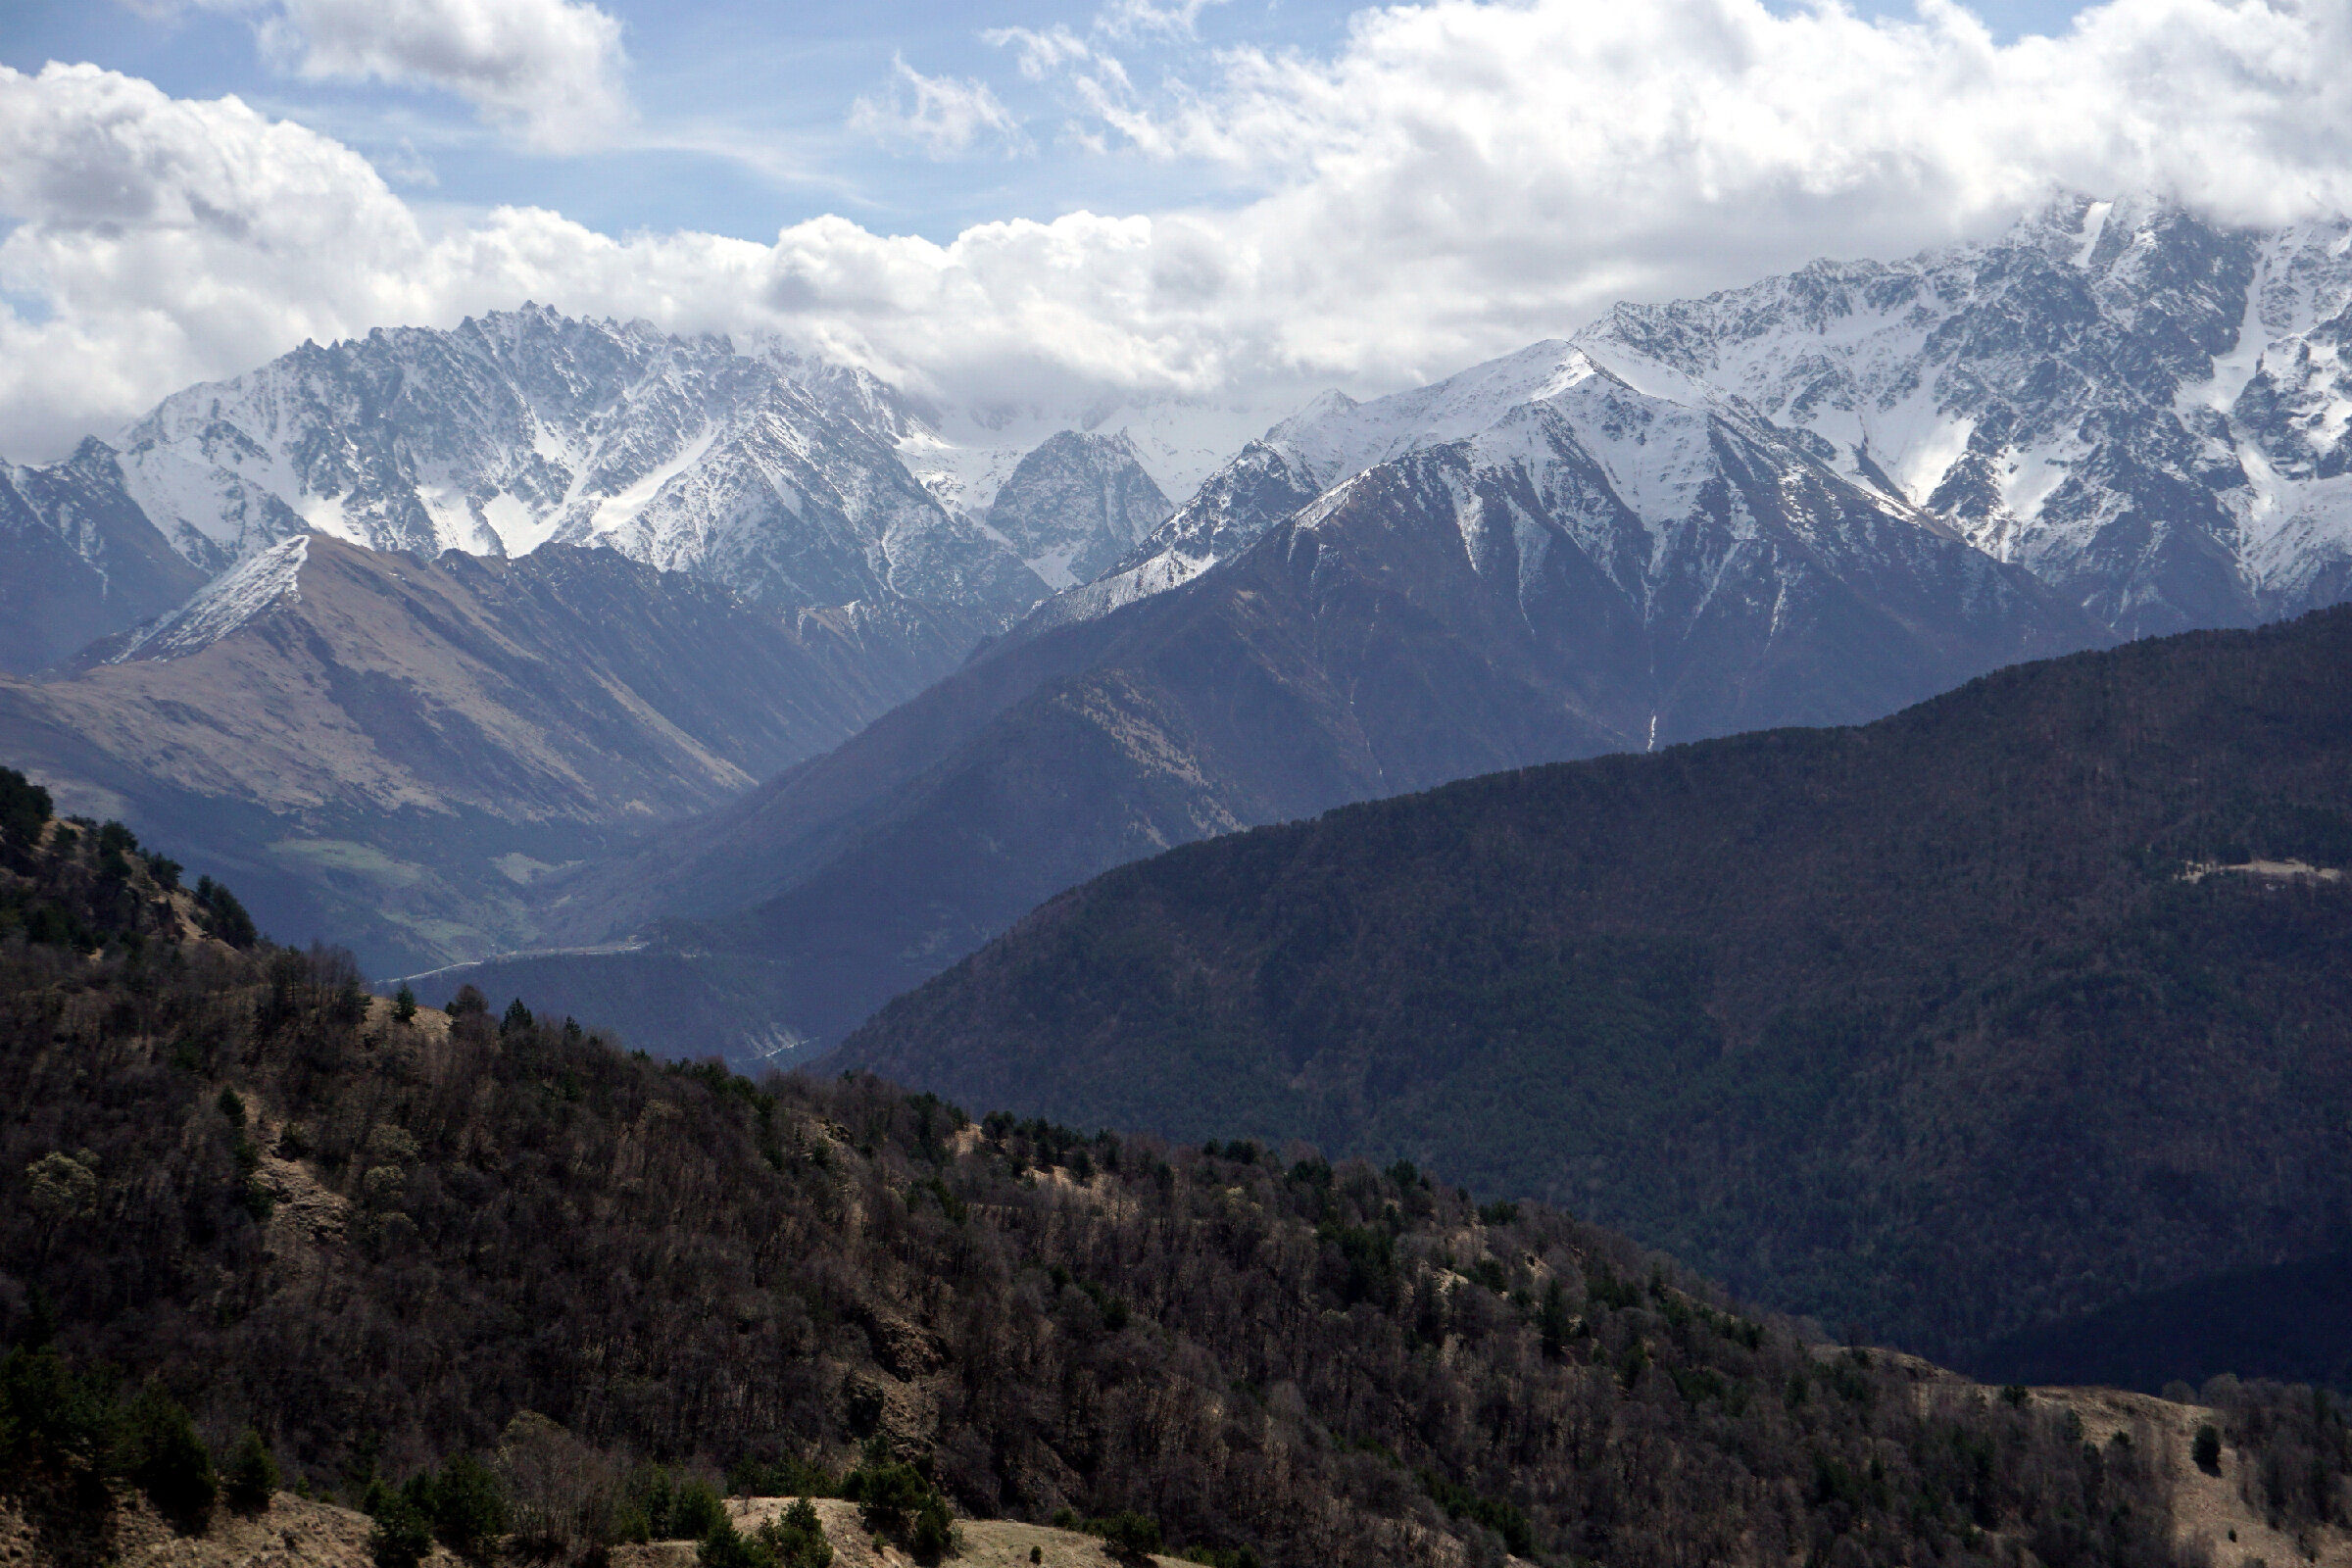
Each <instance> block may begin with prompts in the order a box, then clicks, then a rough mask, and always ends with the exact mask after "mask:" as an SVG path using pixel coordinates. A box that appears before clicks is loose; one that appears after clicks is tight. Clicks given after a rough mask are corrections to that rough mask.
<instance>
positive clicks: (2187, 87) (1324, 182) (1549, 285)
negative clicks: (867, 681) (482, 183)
mask: <svg viewBox="0 0 2352 1568" xmlns="http://www.w3.org/2000/svg"><path fill="white" fill-rule="evenodd" d="M1034 37H1035V38H1039V39H1044V40H1045V43H1043V44H1040V45H1038V46H1037V49H1036V52H1035V55H1034V58H1035V59H1036V61H1037V67H1036V69H1037V70H1038V72H1039V73H1040V74H1041V75H1051V76H1054V79H1057V80H1058V79H1066V78H1068V77H1069V76H1070V75H1072V74H1073V73H1077V74H1083V75H1085V76H1086V78H1087V79H1088V80H1090V81H1093V82H1094V83H1096V88H1095V89H1094V90H1096V91H1098V92H1099V93H1100V94H1101V96H1102V98H1103V103H1104V105H1106V109H1105V110H1104V111H1103V112H1098V109H1097V108H1096V107H1094V106H1093V105H1092V104H1091V103H1090V101H1089V100H1087V99H1086V98H1085V97H1084V95H1083V94H1080V95H1079V96H1078V107H1077V109H1076V110H1075V113H1077V114H1078V115H1079V117H1080V119H1081V122H1082V124H1081V129H1082V130H1084V131H1085V132H1086V133H1088V134H1092V135H1096V136H1100V137H1103V138H1106V139H1110V140H1113V141H1124V142H1125V143H1127V144H1130V145H1131V146H1132V147H1133V148H1135V149H1137V150H1139V151H1140V152H1141V153H1142V154H1143V155H1145V156H1149V157H1164V158H1170V159H1182V160H1188V161H1192V162H1194V163H1201V162H1205V163H1207V164H1209V165H1211V166H1213V167H1215V168H1217V169H1220V170H1222V171H1223V172H1224V173H1225V175H1226V177H1227V178H1228V179H1230V180H1231V181H1232V182H1233V183H1234V184H1235V185H1236V186H1237V187H1240V188H1242V189H1245V190H1247V191H1249V192H1250V193H1251V194H1250V195H1249V196H1248V197H1247V199H1246V200H1244V201H1243V202H1242V203H1241V204H1240V205H1237V206H1234V207H1232V208H1230V209H1226V210H1217V211H1207V210H1195V211H1178V212H1158V213H1150V214H1138V215H1131V216H1125V217H1115V218H1113V217H1101V216H1096V215H1093V214H1087V213H1077V214H1072V215H1069V216H1067V217H1064V218H1061V219H1059V220H1056V221H1054V222H1051V223H1038V222H1027V221H1018V222H1000V223H988V224H982V225H978V226H976V227H973V228H971V229H968V230H966V231H965V232H964V233H962V234H960V235H958V236H957V237H956V239H955V240H954V241H952V242H951V243H947V244H938V243H934V242H932V241H930V240H926V239H921V238H912V237H904V236H885V235H878V234H875V233H872V232H869V231H868V230H866V229H864V228H861V227H859V226H858V224H856V223H853V222H851V221H847V220H845V219H839V218H825V219H819V220H816V221H810V222H807V223H803V224H799V225H796V226H795V227H792V228H789V229H786V230H785V231H784V232H783V233H781V234H780V235H778V236H777V238H776V240H775V242H774V243H773V244H758V243H752V242H747V241H741V240H730V239H722V238H718V237H715V236H711V235H706V234H694V233H676V234H669V235H649V236H639V237H633V238H630V239H627V240H613V239H610V238H607V237H604V236H600V235H597V234H595V233H592V232H590V231H588V230H587V229H585V228H583V227H581V226H580V225H578V224H576V223H573V222H570V221H566V220H564V219H563V218H562V217H560V216H558V215H556V214H553V213H547V212H542V211H531V210H518V209H507V210H500V211H497V212H493V213H491V214H488V215H486V216H482V217H479V218H475V219H468V220H466V221H458V222H454V223H453V224H452V225H451V226H448V227H446V228H434V227H432V226H431V225H429V224H428V223H427V222H426V221H423V220H422V219H421V218H420V217H419V216H418V214H417V212H415V211H413V210H412V209H411V208H410V207H409V206H408V205H407V204H406V203H405V202H403V201H402V200H401V198H400V197H398V196H397V195H395V194H394V193H393V192H391V191H390V190H389V189H387V188H386V187H385V185H384V184H383V182H382V180H380V179H379V178H378V177H377V175H376V174H375V172H374V171H372V170H371V169H369V168H368V165H367V164H366V163H365V162H364V161H363V160H361V159H360V158H359V157H358V156H357V155H356V154H353V153H352V152H350V151H349V150H348V149H346V148H343V147H341V146H340V145H338V144H336V143H335V142H333V141H331V140H328V139H326V138H324V137H321V136H319V135H317V134H315V133H313V132H311V131H308V130H305V129H303V128H301V127H299V126H296V125H291V124H286V123H270V122H268V121H266V120H264V119H263V118H262V117H260V116H258V115H256V114H254V113H253V112H251V111H250V110H248V109H247V108H245V107H244V106H243V105H241V104H238V103H237V102H235V101H234V100H221V101H220V102H216V103H190V102H181V101H174V100H172V99H170V98H168V97H166V96H165V95H164V94H162V93H161V92H159V91H158V90H157V89H155V88H154V87H152V86H149V85H147V84H145V83H143V82H138V81H132V80H128V79H125V78H123V77H121V76H116V75H110V74H108V73H101V72H97V71H94V70H90V69H88V68H71V69H69V68H51V69H50V70H48V71H45V72H44V73H41V74H40V75H39V76H37V77H32V76H25V75H19V74H16V73H0V221H14V222H15V223H16V225H17V226H16V227H15V228H14V229H13V230H11V231H9V232H8V233H7V235H6V237H5V239H0V295H5V296H6V297H8V298H13V299H25V298H37V299H39V300H41V301H43V302H44V303H45V307H46V309H45V311H36V312H34V313H32V314H30V315H26V316H10V315H6V314H5V313H0V450H5V451H7V452H8V453H9V455H11V456H12V457H19V458H24V457H38V456H45V455H49V454H53V453H54V452H56V451H58V450H60V449H62V447H63V446H64V445H66V444H67V443H68V441H69V438H70V437H72V436H73V435H74V434H76V433H78V432H80V431H81V430H84V429H95V430H105V429H108V428H110V427H112V426H113V425H114V424H116V423H117V422H118V421H120V420H123V419H125V418H128V417H131V416H133V415H135V414H137V413H139V412H141V411H142V410H144V409H145V408H146V407H147V406H148V405H150V404H152V403H153V402H154V401H155V400H156V399H158V398H160V397H162V396H163V395H164V394H166V393H168V392H170V391H172V390H173V389H174V388H176V387H178V386H180V385H182V384H184V383H186V382H188V381H190V380H193V379H197V378H199V377H205V376H217V375H222V374H228V373H233V372H235V371H237V370H240V369H243V368H247V367H249V366H251V365H253V364H256V363H259V362H260V361H262V360H264V359H267V358H268V357H270V355H272V354H276V353H279V352H282V351H284V350H285V349H286V348H288V347H290V346H292V345H293V344H294V343H296V342H298V341H299V340H300V339H302V338H303V337H305V336H316V337H319V338H326V337H329V336H333V335H336V334H343V333H352V332H359V331H365V330H366V329H367V328H368V327H370V326H374V325H378V324H389V323H397V322H416V323H420V324H450V323H452V322H454V321H455V320H456V319H458V318H459V317H460V316H461V315H463V314H465V313H467V312H478V311H482V310H486V309H491V308H497V307H502V306H510V305H513V304H515V303H518V302H519V301H521V300H523V299H525V298H535V299H540V300H544V301H548V302H550V303H553V304H555V305H557V306H559V307H561V308H563V309H565V310H569V311H574V312H592V313H599V314H602V313H611V314H614V315H621V316H644V317H646V318H649V319H653V320H655V321H658V322H660V323H662V324H664V325H667V326H671V327H675V328H691V329H704V328H723V329H729V330H738V329H742V330H760V331H773V332H777V333H780V334H782V335H783V336H784V337H786V338H787V339H788V340H789V341H791V342H793V343H795V344H797V345H798V346H801V347H804V348H808V349H812V350H815V351H818V352H824V353H830V354H833V355H836V356H838V357H841V358H845V359H850V360H853V361H856V362H858V363H861V364H864V365H866V366H868V367H869V368H873V369H875V370H877V371H879V372H881V373H883V374H886V375H891V376H894V377H897V378H900V379H903V380H906V381H907V382H908V383H910V384H911V385H913V386H914V387H916V388H917V389H919V390H921V391H924V392H926V393H928V394H930V395H932V396H934V397H938V398H940V399H942V400H944V401H948V402H950V403H964V404H975V403H987V402H991V401H998V402H1013V401H1023V400H1031V399H1037V400H1052V401H1055V402H1063V401H1067V402H1070V403H1075V402H1078V401H1081V400H1084V399H1087V398H1090V397H1092V396H1095V395H1099V394H1103V393H1118V392H1139V391H1140V392H1151V391H1183V392H1193V393H1215V392H1229V391H1235V390H1247V389H1249V388H1251V387H1265V386H1269V385H1281V386H1285V387H1289V386H1296V385H1299V384H1301V383H1303V382H1306V381H1310V380H1311V381H1316V382H1334V381H1336V382H1341V383H1344V384H1349V385H1352V386H1353V387H1355V388H1356V389H1358V390H1363V391H1371V390H1379V389H1381V388H1384V387H1389V386H1395V385H1398V384H1403V383H1406V382H1410V381H1413V380H1416V379H1419V378H1423V377H1427V376H1432V375H1436V374H1441V373H1444V372H1446V371H1448V370H1451V369H1453V368H1458V367H1459V366H1461V365H1462V364H1465V363H1467V362H1468V361H1470V360H1471V359H1473V358H1476V357H1478V356H1481V355H1485V354H1489V353H1495V352H1500V351H1502V350H1505V349H1508V348H1510V347H1514V346H1516V345H1518V344H1520V343H1523V342H1525V341H1527V340H1529V339H1531V338H1534V337H1537V336H1540V335H1544V334H1546V333H1558V332H1565V331H1569V330H1573V329H1574V328H1575V327H1577V326H1578V325H1580V324H1582V323H1583V322H1584V321H1585V320H1586V319H1590V317H1591V316H1592V315H1593V314H1594V313H1595V312H1597V311H1598V310H1600V309H1602V308H1604V307H1605V306H1606V305H1607V304H1608V303H1609V302H1610V301H1611V300H1613V299H1616V298H1622V297H1629V296H1630V297H1648V298H1656V297H1664V296H1670V295H1675V294H1682V293H1689V292H1693V291H1699V290H1704V289H1707V288H1713V287H1719V286H1724V285H1727V284H1732V283H1737V282H1741V281H1745V280H1747V279H1749V278H1752V277H1754V276H1756V275H1759V274H1761V273H1763V272H1765V271H1769V270H1780V269H1785V268H1789V267H1792V266H1795V265H1798V264H1801V263H1802V262H1803V261H1805V260H1806V259H1808V258H1809V257H1811V256H1814V255H1818V254H1825V253H1827V254H1838V255H1858V254H1862V255H1869V254H1875V255H1895V254H1903V253H1907V252H1908V251H1910V250H1912V249H1915V248H1917V247H1918V246H1920V245H1923V244H1928V243H1933V242H1936V241H1939V240H1943V239H1948V238H1951V237H1955V236H1961V235H1966V234H1970V233H1976V232H1983V231H1985V230H1986V229H1988V228H1989V227H1990V226H1992V225H1994V224H1997V223H1999V222H2002V221H2006V219H2007V218H2008V216H2009V215H2010V214H2012V213H2013V212H2015V211H2016V210H2017V209H2019V208H2020V207H2023V206H2026V205H2029V204H2032V203H2034V202H2036V201H2038V200H2039V199H2041V197H2042V196H2043V195H2044V194H2045V193H2047V192H2049V191H2050V190H2052V189H2053V188H2055V187H2060V186H2069V187H2076V188H2082V189H2087V190H2092V191H2107V192H2113V191H2121V190H2137V189H2153V190H2157V191H2164V192H2170V193H2173V194H2176V195H2178V196H2180V197H2181V198H2183V199H2186V200H2188V201H2191V202H2193V203H2195V204H2197V205H2199V206H2201V207H2203V208H2205V209H2206V210H2208V211H2210V212H2212V213H2214V214H2216V215H2217V216H2220V217H2222V218H2224V219H2227V220H2231V221H2279V220H2285V219H2289V218H2292V217H2295V216H2298V215H2301V214H2304V213H2309V212H2313V211H2316V210H2322V209H2325V210H2329V211H2340V210H2343V209H2345V208H2348V207H2352V155H2348V154H2347V153H2346V152H2345V151H2344V149H2346V148H2347V147H2352V81H2347V80H2346V79H2345V78H2344V77H2343V76H2342V74H2341V73H2340V71H2339V70H2337V69H2336V66H2337V63H2338V62H2341V61H2343V60H2345V59H2348V58H2352V6H2347V5H2346V4H2345V3H2344V0H2110V3H2109V4H2107V5H2105V6H2103V7H2100V8H2098V9H2095V10H2093V11H2091V12H2088V13H2086V14H2085V15H2084V16H2083V17H2082V19H2081V21H2080V22H2079V23H2078V25H2076V26H2075V27H2074V28H2073V29H2072V30H2070V31H2069V32H2068V33H2067V34H2065V35H2064V36H2062V37H2058V38H2051V39H2037V38H2028V39H2023V40H2020V41H2019V42H2017V43H2014V44H2009V45H1999V44H1995V43H1994V42H1993V41H1992V40H1991V39H1990V37H1989V36H1988V35H1987V34H1986V33H1985V30H1984V29H1983V28H1982V27H1981V26H1979V25H1977V24H1976V23H1975V22H1974V21H1973V20H1972V19H1971V18H1970V17H1969V16H1968V15H1967V14H1966V13H1964V12H1961V11H1958V10H1956V9H1953V8H1952V7H1951V6H1949V5H1947V4H1935V3H1931V4H1930V5H1929V7H1928V8H1927V9H1926V10H1925V11H1924V12H1923V15H1922V17H1921V19H1920V20H1919V21H1917V22H1913V23H1905V24H1900V25H1892V24H1871V23H1865V22H1862V21H1859V20H1857V19H1856V18H1854V17H1853V16H1851V15H1850V14H1848V13H1846V12H1844V11H1842V10H1840V9H1838V8H1836V7H1834V6H1823V7H1820V8H1816V9H1813V10H1809V11H1804V12H1800V13H1798V14H1796V15H1793V16H1786V17H1776V16H1775V15H1773V14H1771V13H1770V12H1767V11H1766V10H1764V9H1763V8H1762V7H1761V6H1760V5H1759V4H1756V3H1754V0H1648V3H1645V4H1642V5H1627V4H1624V3H1622V0H1520V3H1514V4H1509V5H1502V4H1492V5H1481V4H1473V3H1471V0H1436V3H1432V4H1427V5H1422V6H1418V7H1392V8H1390V9H1387V10H1382V11H1376V12H1366V13H1364V14H1362V15H1360V16H1359V17H1358V18H1356V20H1355V22H1354V24H1353V26H1352V29H1351V31H1350V33H1349V36H1348V41H1347V43H1346V44H1345V45H1344V46H1343V47H1342V48H1341V49H1340V50H1339V51H1338V52H1337V53H1336V54H1335V55H1334V56H1332V57H1331V58H1329V59H1313V58H1307V57H1302V56H1292V55H1282V56H1275V55H1266V54H1260V53H1254V52H1249V51H1242V52H1234V53H1228V54H1224V55H1220V56H1218V57H1217V59H1216V64H1215V69H1214V74H1213V75H1211V76H1209V77H1207V78H1205V79H1203V80H1201V81H1198V82H1195V83H1192V84H1191V85H1190V86H1183V87H1177V88H1173V89H1165V90H1159V89H1155V90H1154V91H1153V92H1152V93H1150V94H1145V93H1141V92H1139V91H1137V90H1136V89H1135V88H1134V87H1133V85H1132V84H1131V83H1128V82H1127V81H1126V80H1125V77H1124V73H1120V74H1119V75H1118V76H1117V77H1115V78H1114V77H1112V76H1110V75H1109V74H1108V73H1107V68H1106V67H1105V66H1104V65H1103V56H1102V54H1101V51H1100V49H1099V48H1097V47H1096V46H1094V45H1093V44H1090V43H1088V42H1086V40H1083V39H1079V38H1077V37H1076V36H1075V35H1071V36H1070V37H1068V38H1061V37H1060V36H1059V35H1056V34H1037V35H1034ZM1005 41H1006V42H1007V43H1010V44H1012V45H1014V46H1016V47H1017V48H1018V49H1020V50H1023V51H1029V50H1030V49H1031V47H1032V37H1030V36H1023V37H1015V38H1007V39H1006V40H1005ZM1070 44H1076V45H1078V48H1079V50H1080V51H1083V52H1073V50H1072V49H1070V48H1069V47H1068V45H1070ZM1021 58H1022V59H1023V60H1024V61H1026V60H1028V59H1030V58H1032V56H1031V55H1030V54H1028V53H1024V54H1023V55H1022V56H1021ZM1055 73H1059V74H1057V75H1056V74H1055ZM1106 84H1107V85H1106ZM965 85H968V84H965ZM917 108H918V111H919V100H918V102H917ZM935 117H936V118H938V119H939V121H940V123H941V124H942V126H943V127H944V126H946V125H947V124H948V123H949V120H948V111H947V110H946V109H944V108H943V109H940V110H937V111H935ZM976 124H977V125H978V126H979V127H980V128H978V129H975V130H974V131H973V134H974V135H975V136H978V135H982V134H998V133H1001V130H992V129H990V128H989V126H988V123H987V122H986V121H985V120H982V121H979V122H976ZM941 133H942V134H943V135H949V136H952V135H954V134H956V132H953V131H949V130H946V129H944V128H943V130H942V132H941ZM1130 156H1133V154H1130Z"/></svg>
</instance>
